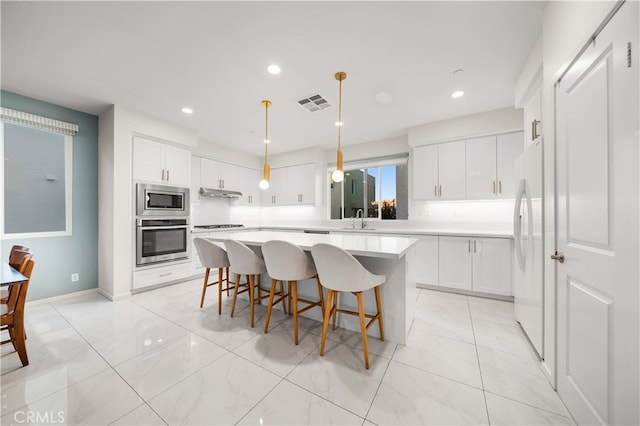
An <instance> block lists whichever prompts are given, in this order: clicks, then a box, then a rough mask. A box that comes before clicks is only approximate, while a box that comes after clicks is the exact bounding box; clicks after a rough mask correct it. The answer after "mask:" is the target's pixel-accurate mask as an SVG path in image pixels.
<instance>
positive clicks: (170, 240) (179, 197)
mask: <svg viewBox="0 0 640 426" xmlns="http://www.w3.org/2000/svg"><path fill="white" fill-rule="evenodd" d="M189 207H190V202H189V188H178V187H172V186H163V185H150V184H144V183H138V184H137V185H136V265H138V266H143V265H148V264H153V263H160V262H170V261H175V260H181V259H188V258H189V254H190V248H191V243H190V238H189V232H190V231H189Z"/></svg>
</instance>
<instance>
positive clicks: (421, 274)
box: [415, 235, 438, 286]
mask: <svg viewBox="0 0 640 426" xmlns="http://www.w3.org/2000/svg"><path fill="white" fill-rule="evenodd" d="M415 268H416V269H415V270H416V282H417V283H419V284H428V285H434V286H435V285H438V236H437V235H426V236H420V237H419V238H418V244H417V245H416V261H415Z"/></svg>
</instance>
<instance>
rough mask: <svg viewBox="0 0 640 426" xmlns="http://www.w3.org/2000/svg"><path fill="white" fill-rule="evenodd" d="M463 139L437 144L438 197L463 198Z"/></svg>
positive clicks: (464, 177)
mask: <svg viewBox="0 0 640 426" xmlns="http://www.w3.org/2000/svg"><path fill="white" fill-rule="evenodd" d="M465 181H466V171H465V141H457V142H447V143H442V144H440V145H438V197H440V199H445V200H446V199H452V200H460V199H463V198H465V195H466V191H465V187H466V185H465Z"/></svg>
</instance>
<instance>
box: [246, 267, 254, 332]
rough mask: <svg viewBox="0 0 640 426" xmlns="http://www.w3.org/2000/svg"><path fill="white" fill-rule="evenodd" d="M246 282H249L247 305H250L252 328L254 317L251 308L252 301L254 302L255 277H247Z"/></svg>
mask: <svg viewBox="0 0 640 426" xmlns="http://www.w3.org/2000/svg"><path fill="white" fill-rule="evenodd" d="M247 280H248V281H249V305H251V328H253V327H254V323H253V317H254V313H255V311H254V309H253V308H254V306H253V301H254V300H255V294H253V293H254V291H255V287H254V284H255V281H254V280H255V275H247Z"/></svg>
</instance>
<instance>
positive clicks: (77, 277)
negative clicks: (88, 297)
mask: <svg viewBox="0 0 640 426" xmlns="http://www.w3.org/2000/svg"><path fill="white" fill-rule="evenodd" d="M76 281H80V274H78V273H75V274H71V282H76Z"/></svg>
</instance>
